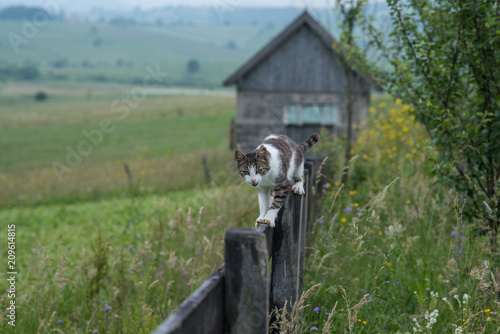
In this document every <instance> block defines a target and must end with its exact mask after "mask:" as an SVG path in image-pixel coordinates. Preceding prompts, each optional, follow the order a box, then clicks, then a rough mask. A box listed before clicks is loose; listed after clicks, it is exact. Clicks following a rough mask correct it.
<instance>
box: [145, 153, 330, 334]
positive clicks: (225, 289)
mask: <svg viewBox="0 0 500 334" xmlns="http://www.w3.org/2000/svg"><path fill="white" fill-rule="evenodd" d="M321 162H322V160H320V159H308V160H306V162H305V168H304V169H305V171H304V176H305V179H304V188H305V191H306V193H305V195H303V196H297V195H295V194H291V195H290V196H289V197H288V199H287V201H286V202H285V205H284V206H283V207H282V208H281V210H280V211H279V213H278V217H277V218H276V226H275V227H274V228H270V227H269V226H268V225H261V226H259V227H258V228H253V229H245V228H231V229H229V230H228V231H227V232H226V236H225V263H224V264H223V265H222V266H221V267H220V268H219V269H218V270H217V271H215V272H214V273H212V275H211V276H210V277H209V278H208V279H207V280H205V281H204V282H203V283H202V284H201V285H200V286H199V287H198V289H197V290H196V291H195V292H193V294H191V296H189V297H188V298H187V299H186V300H185V301H184V302H183V303H182V304H181V305H180V306H179V308H178V309H177V310H176V311H175V312H174V313H173V314H171V315H170V316H169V317H168V318H167V319H166V320H165V321H164V322H163V323H162V324H160V325H159V326H158V327H157V328H156V330H155V331H154V332H153V334H198V333H199V334H201V333H207V334H209V333H210V334H213V333H221V334H224V333H231V334H251V333H256V334H257V333H259V334H263V333H269V319H268V315H269V314H270V312H271V310H273V309H274V308H276V307H277V308H278V309H280V308H283V306H284V304H285V301H287V303H288V305H293V304H294V303H295V302H297V300H298V298H299V297H300V291H301V290H302V287H303V273H304V264H305V249H306V244H307V235H308V234H309V232H310V230H311V229H310V227H311V224H310V223H311V222H312V219H314V214H315V212H316V209H317V207H318V205H319V203H318V197H319V196H318V194H319V189H318V187H317V185H318V184H321V182H317V181H318V180H317V178H318V175H320V174H321V173H318V169H319V168H320V166H321ZM271 259H272V266H271V273H269V261H270V260H271ZM179 283H180V284H182V283H181V282H179Z"/></svg>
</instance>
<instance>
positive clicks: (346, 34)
mask: <svg viewBox="0 0 500 334" xmlns="http://www.w3.org/2000/svg"><path fill="white" fill-rule="evenodd" d="M367 2H368V1H367V0H337V3H336V5H337V8H338V10H339V14H340V19H339V22H340V24H339V25H340V27H341V29H342V34H341V36H340V45H339V46H333V47H334V48H336V49H337V51H338V52H340V53H341V54H342V57H341V58H340V60H341V62H342V65H343V67H344V69H345V78H346V110H347V141H346V146H345V151H344V160H345V162H344V169H343V172H342V179H341V182H342V183H344V184H345V183H347V179H348V176H349V163H350V161H351V148H352V141H353V117H354V114H355V112H356V110H355V109H354V101H355V97H356V96H355V95H356V94H357V93H358V92H359V88H360V81H359V80H360V79H361V76H359V75H356V70H357V71H358V72H359V71H363V69H362V67H363V66H359V65H361V64H365V63H366V62H365V60H364V57H363V56H362V53H361V52H360V50H359V47H358V46H357V45H356V43H355V36H354V29H355V27H356V26H357V25H359V22H360V20H361V18H362V13H363V9H364V8H365V7H366V4H367Z"/></svg>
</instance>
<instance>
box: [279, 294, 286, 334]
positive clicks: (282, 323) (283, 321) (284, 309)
mask: <svg viewBox="0 0 500 334" xmlns="http://www.w3.org/2000/svg"><path fill="white" fill-rule="evenodd" d="M287 304H288V300H285V306H283V312H281V328H280V333H284V332H285V330H286V329H285V324H286V306H287Z"/></svg>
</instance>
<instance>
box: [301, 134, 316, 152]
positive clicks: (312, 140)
mask: <svg viewBox="0 0 500 334" xmlns="http://www.w3.org/2000/svg"><path fill="white" fill-rule="evenodd" d="M318 140H319V135H318V134H317V133H313V134H312V135H311V137H309V139H308V140H306V141H305V142H303V143H302V144H300V145H299V146H300V149H301V150H302V152H305V151H307V150H308V149H310V148H311V147H312V146H313V145H314V144H316V143H317V142H318Z"/></svg>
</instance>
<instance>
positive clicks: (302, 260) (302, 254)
mask: <svg viewBox="0 0 500 334" xmlns="http://www.w3.org/2000/svg"><path fill="white" fill-rule="evenodd" d="M310 176H311V173H310V170H309V169H305V170H304V189H305V191H306V194H305V195H304V196H303V197H304V198H303V199H302V200H301V202H302V205H301V209H300V211H301V215H300V238H299V268H298V271H299V293H300V291H302V288H303V286H304V267H305V264H306V244H307V225H308V212H309V207H308V206H309V203H308V200H307V198H308V196H309V195H310V194H309V192H310V191H311V177H310Z"/></svg>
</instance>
